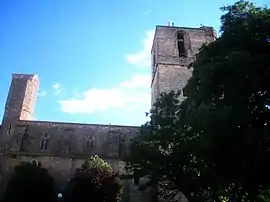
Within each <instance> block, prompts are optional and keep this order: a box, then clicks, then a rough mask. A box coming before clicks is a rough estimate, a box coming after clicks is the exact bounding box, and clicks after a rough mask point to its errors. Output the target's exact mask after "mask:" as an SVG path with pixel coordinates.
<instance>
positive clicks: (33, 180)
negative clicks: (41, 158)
mask: <svg viewBox="0 0 270 202" xmlns="http://www.w3.org/2000/svg"><path fill="white" fill-rule="evenodd" d="M54 188H55V187H54V179H53V178H52V177H51V176H50V175H49V173H48V172H47V170H46V169H45V168H42V165H41V164H40V163H38V162H36V161H33V162H32V163H29V162H22V163H21V164H20V165H18V166H16V167H15V169H14V174H13V176H12V179H11V181H10V182H9V183H8V185H7V188H6V193H5V195H4V201H5V202H18V201H21V202H36V201H39V202H53V201H56V199H57V198H56V193H55V190H54Z"/></svg>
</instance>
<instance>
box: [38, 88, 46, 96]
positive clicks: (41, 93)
mask: <svg viewBox="0 0 270 202" xmlns="http://www.w3.org/2000/svg"><path fill="white" fill-rule="evenodd" d="M47 94H48V93H47V92H46V91H44V90H41V91H39V92H38V96H39V97H44V96H46V95H47Z"/></svg>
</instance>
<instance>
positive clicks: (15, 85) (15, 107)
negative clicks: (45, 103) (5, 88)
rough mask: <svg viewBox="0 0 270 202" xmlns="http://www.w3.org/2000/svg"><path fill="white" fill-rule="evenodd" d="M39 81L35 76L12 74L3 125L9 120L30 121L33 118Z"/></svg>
mask: <svg viewBox="0 0 270 202" xmlns="http://www.w3.org/2000/svg"><path fill="white" fill-rule="evenodd" d="M38 87H39V79H38V76H37V75H35V74H12V81H11V85H10V89H9V93H8V97H7V101H6V106H5V112H4V117H3V121H2V124H3V125H4V122H5V121H7V120H10V121H16V120H30V119H31V117H32V116H33V113H34V109H35V104H36V97H37V92H38Z"/></svg>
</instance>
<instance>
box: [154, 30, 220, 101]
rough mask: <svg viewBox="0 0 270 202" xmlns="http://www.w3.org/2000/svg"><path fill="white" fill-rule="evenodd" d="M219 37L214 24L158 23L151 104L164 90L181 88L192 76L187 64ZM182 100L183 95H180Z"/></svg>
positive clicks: (155, 38)
mask: <svg viewBox="0 0 270 202" xmlns="http://www.w3.org/2000/svg"><path fill="white" fill-rule="evenodd" d="M215 39H216V31H215V30H214V28H212V27H206V26H203V27H200V28H187V27H174V26H157V27H156V30H155V36H154V41H153V46H152V51H151V59H152V63H151V67H152V82H151V104H152V106H153V104H154V103H155V102H156V100H157V98H158V96H159V95H160V93H162V92H169V91H172V90H182V89H183V88H184V87H185V85H186V84H187V81H188V80H189V78H190V77H191V75H192V70H191V69H188V68H187V67H188V65H189V64H190V63H191V62H193V61H194V59H195V56H196V54H197V53H198V51H199V49H200V47H201V46H202V45H203V44H205V43H211V42H213V41H215ZM181 100H183V96H182V98H181Z"/></svg>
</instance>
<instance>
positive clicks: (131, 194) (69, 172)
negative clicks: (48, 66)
mask: <svg viewBox="0 0 270 202" xmlns="http://www.w3.org/2000/svg"><path fill="white" fill-rule="evenodd" d="M215 39H216V32H215V30H214V29H213V28H212V27H206V26H203V27H200V28H188V27H176V26H172V25H169V26H156V30H155V35H154V40H153V45H152V51H151V59H152V62H151V68H152V75H151V103H152V104H153V103H155V101H156V99H157V97H158V95H159V94H160V93H161V92H169V91H171V90H179V89H182V88H183V87H184V86H185V85H186V83H187V81H188V79H189V78H190V77H191V74H192V70H191V69H188V68H187V67H188V65H189V64H190V63H191V62H192V61H194V59H195V56H196V54H197V53H198V51H199V48H200V47H201V46H202V45H203V44H205V43H206V44H207V43H211V42H213V41H214V40H215ZM38 88H39V78H38V75H35V74H13V75H12V79H11V85H10V89H9V93H8V96H7V100H6V105H5V110H4V115H3V119H2V125H1V128H0V152H1V157H0V161H1V162H0V166H1V168H0V183H1V191H3V190H4V187H5V186H6V184H7V182H8V180H9V178H10V174H11V173H12V172H13V168H14V167H15V166H16V165H18V164H19V163H20V162H22V161H33V160H37V161H39V162H41V164H42V166H43V167H45V168H46V169H47V170H48V171H49V173H50V174H51V175H52V176H53V177H54V178H55V179H56V181H57V184H58V185H59V186H64V185H65V184H66V183H67V181H68V180H69V179H70V178H71V177H72V176H73V174H74V172H75V170H76V168H78V167H80V165H82V163H83V162H84V160H85V159H86V158H88V157H90V156H92V155H95V154H97V155H99V156H100V157H102V158H103V159H105V160H106V161H107V162H108V163H110V164H111V165H112V167H113V169H114V170H115V171H117V172H119V173H120V174H121V173H124V172H125V163H124V162H123V161H122V160H121V159H123V158H124V157H126V156H127V155H128V151H129V150H128V148H129V144H130V142H131V141H132V140H133V139H134V138H135V137H136V135H137V134H138V132H139V127H135V126H124V125H98V124H84V123H81V124H80V123H66V122H51V121H34V120H32V116H33V113H34V108H35V103H36V97H37V92H38ZM149 102H150V100H149ZM123 187H124V197H123V200H124V198H125V200H128V201H138V200H139V201H147V200H146V199H145V200H144V199H143V198H145V197H146V196H145V195H144V194H143V193H141V192H140V191H138V190H137V183H136V184H134V183H133V182H132V180H123Z"/></svg>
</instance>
